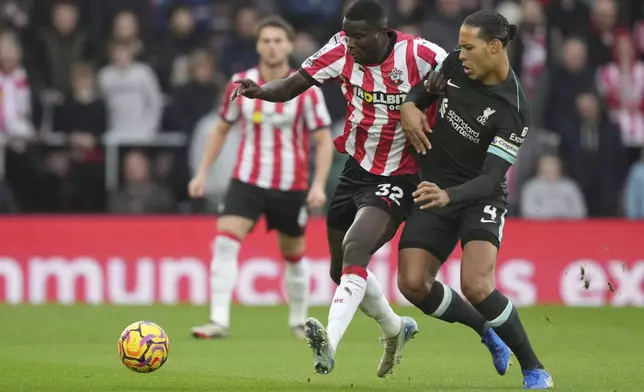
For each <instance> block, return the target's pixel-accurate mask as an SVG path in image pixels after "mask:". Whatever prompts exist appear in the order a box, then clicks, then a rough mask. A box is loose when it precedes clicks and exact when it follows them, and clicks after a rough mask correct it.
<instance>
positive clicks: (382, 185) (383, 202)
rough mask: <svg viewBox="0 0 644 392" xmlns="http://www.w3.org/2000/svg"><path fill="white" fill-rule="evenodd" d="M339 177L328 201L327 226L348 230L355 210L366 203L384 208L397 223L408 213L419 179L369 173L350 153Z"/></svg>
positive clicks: (412, 176) (411, 176)
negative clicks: (338, 181)
mask: <svg viewBox="0 0 644 392" xmlns="http://www.w3.org/2000/svg"><path fill="white" fill-rule="evenodd" d="M339 179H340V183H339V184H338V186H337V187H336V188H335V192H334V193H333V197H332V198H331V201H330V203H329V212H328V214H327V226H329V227H330V228H332V229H337V230H343V231H347V230H349V227H351V225H352V224H353V220H354V219H355V217H356V214H357V213H358V210H359V209H361V208H362V207H367V206H371V207H377V208H380V209H381V210H384V211H386V212H387V213H388V214H389V215H390V216H391V217H392V218H393V220H394V223H395V224H396V226H399V225H400V224H401V223H402V222H403V221H404V220H405V219H406V218H407V215H408V214H409V210H410V208H411V205H412V203H413V197H412V195H411V194H412V193H413V192H414V190H416V187H417V186H418V182H419V180H418V176H416V175H410V174H406V175H402V176H391V177H385V176H378V175H375V174H371V173H369V172H368V171H366V170H365V169H363V168H362V167H361V166H360V164H358V162H357V161H356V160H355V159H353V158H351V157H349V159H348V160H347V163H346V164H345V165H344V169H343V170H342V174H340V177H339Z"/></svg>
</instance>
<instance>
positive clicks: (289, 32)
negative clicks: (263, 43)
mask: <svg viewBox="0 0 644 392" xmlns="http://www.w3.org/2000/svg"><path fill="white" fill-rule="evenodd" d="M266 27H276V28H278V29H282V30H284V32H285V33H286V36H287V37H288V39H289V41H291V42H293V41H295V30H293V27H292V26H291V25H290V24H289V23H288V22H287V21H285V20H284V19H282V18H280V17H279V16H268V17H266V18H264V19H262V20H260V21H259V23H258V24H257V37H259V33H261V32H262V30H264V29H265V28H266Z"/></svg>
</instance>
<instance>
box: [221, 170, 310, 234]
mask: <svg viewBox="0 0 644 392" xmlns="http://www.w3.org/2000/svg"><path fill="white" fill-rule="evenodd" d="M220 211H221V216H226V215H228V216H230V215H234V216H241V217H244V218H248V219H250V220H252V221H257V220H258V219H259V217H260V216H261V215H264V216H266V226H267V229H268V230H269V231H270V230H273V229H275V230H277V231H279V232H280V233H283V234H286V235H288V236H291V237H300V236H302V235H304V228H305V227H306V220H307V216H308V215H307V211H306V192H305V191H279V190H275V189H264V188H260V187H258V186H255V185H250V184H246V183H245V182H241V181H238V180H232V181H231V182H230V186H229V187H228V192H227V193H226V196H225V197H224V204H223V206H221V207H220Z"/></svg>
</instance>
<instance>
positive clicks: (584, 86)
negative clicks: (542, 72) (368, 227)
mask: <svg viewBox="0 0 644 392" xmlns="http://www.w3.org/2000/svg"><path fill="white" fill-rule="evenodd" d="M587 58H588V47H587V46H586V44H585V43H584V42H583V41H582V40H581V39H579V38H569V39H568V40H567V41H566V42H565V43H564V45H563V47H562V64H561V65H559V66H556V67H555V68H554V69H553V71H552V75H551V77H550V92H549V94H548V100H547V104H546V107H547V110H546V128H548V129H551V130H553V131H556V130H557V129H559V127H558V124H561V123H571V122H573V121H574V117H575V111H576V108H575V99H576V97H577V95H579V93H580V92H582V91H586V90H588V86H592V85H593V84H594V81H595V77H594V73H593V70H592V69H590V68H589V67H588V64H587Z"/></svg>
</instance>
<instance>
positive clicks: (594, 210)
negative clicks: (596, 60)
mask: <svg viewBox="0 0 644 392" xmlns="http://www.w3.org/2000/svg"><path fill="white" fill-rule="evenodd" d="M576 108H577V110H576V116H575V117H574V121H573V122H570V123H567V122H563V121H562V122H561V123H560V124H559V127H558V128H557V133H558V134H559V135H561V146H560V153H561V156H562V157H563V159H564V162H565V167H566V169H567V172H568V173H569V174H570V175H571V177H572V179H573V180H575V181H576V182H577V184H579V186H580V187H581V189H582V192H583V194H584V196H585V199H586V203H587V205H588V212H589V215H590V216H615V215H616V214H617V211H618V200H619V194H620V192H621V189H622V185H623V181H624V177H625V175H626V173H625V172H626V167H627V166H626V164H625V157H624V155H625V154H624V147H623V146H622V143H621V140H620V135H619V131H618V129H617V127H616V126H615V125H614V124H613V123H611V121H610V120H609V119H608V115H607V114H606V113H605V112H603V111H602V110H601V108H600V106H599V99H598V97H597V95H595V94H594V93H592V92H583V93H581V94H579V95H578V96H577V98H576Z"/></svg>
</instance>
